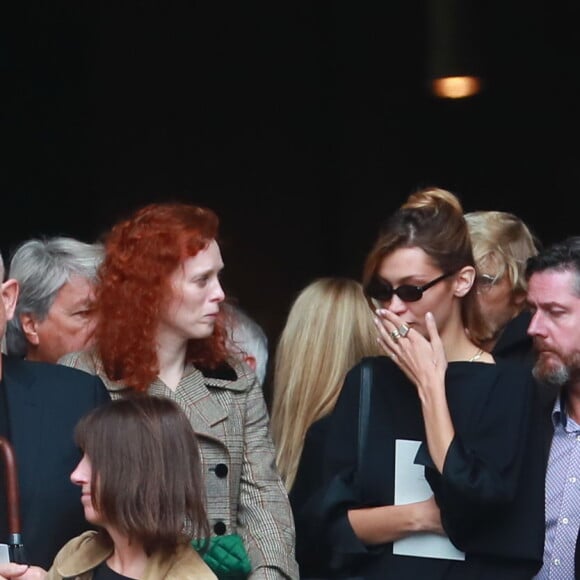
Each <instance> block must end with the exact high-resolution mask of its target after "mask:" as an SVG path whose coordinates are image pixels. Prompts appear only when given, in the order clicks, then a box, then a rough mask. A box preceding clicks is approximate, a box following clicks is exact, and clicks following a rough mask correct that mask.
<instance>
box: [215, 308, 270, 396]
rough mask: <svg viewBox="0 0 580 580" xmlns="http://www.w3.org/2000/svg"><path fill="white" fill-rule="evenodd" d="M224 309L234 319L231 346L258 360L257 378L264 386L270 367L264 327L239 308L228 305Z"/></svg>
mask: <svg viewBox="0 0 580 580" xmlns="http://www.w3.org/2000/svg"><path fill="white" fill-rule="evenodd" d="M224 307H225V308H226V310H228V311H229V312H230V314H231V318H232V327H231V329H230V330H229V332H228V335H229V336H228V339H229V341H230V346H233V348H234V350H237V351H240V352H241V353H242V354H246V355H250V356H253V357H254V358H255V359H256V376H257V377H258V381H259V382H260V384H261V385H263V384H264V381H265V380H266V368H267V366H268V337H267V336H266V333H265V332H264V330H263V329H262V327H261V326H260V325H259V324H258V323H257V322H256V321H255V320H254V319H253V318H251V317H250V316H249V315H248V314H247V313H246V312H244V311H243V310H242V309H241V308H240V307H239V306H237V305H236V306H234V305H233V304H231V303H226V304H224ZM232 343H233V344H232Z"/></svg>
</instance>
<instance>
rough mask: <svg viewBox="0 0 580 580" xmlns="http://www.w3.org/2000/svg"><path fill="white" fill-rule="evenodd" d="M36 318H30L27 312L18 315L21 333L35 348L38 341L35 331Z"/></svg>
mask: <svg viewBox="0 0 580 580" xmlns="http://www.w3.org/2000/svg"><path fill="white" fill-rule="evenodd" d="M36 324H37V321H36V318H34V316H32V314H30V313H29V312H26V313H25V314H21V315H20V325H21V326H22V332H24V336H25V337H26V340H27V341H28V342H29V343H30V344H33V345H35V346H37V345H38V343H39V342H40V339H39V338H38V331H37V330H36Z"/></svg>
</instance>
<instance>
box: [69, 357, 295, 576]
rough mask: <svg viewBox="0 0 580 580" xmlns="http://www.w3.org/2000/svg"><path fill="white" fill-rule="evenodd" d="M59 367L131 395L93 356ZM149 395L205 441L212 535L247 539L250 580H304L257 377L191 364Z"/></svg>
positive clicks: (237, 369)
mask: <svg viewBox="0 0 580 580" xmlns="http://www.w3.org/2000/svg"><path fill="white" fill-rule="evenodd" d="M59 363H61V364H64V365H67V366H71V367H75V368H78V369H82V370H84V371H86V372H89V373H92V374H96V375H98V376H99V377H100V378H101V379H102V381H103V382H104V383H105V386H106V387H107V389H108V390H109V392H110V394H111V397H112V398H113V399H115V398H119V397H122V396H123V392H127V391H128V389H127V388H126V387H125V386H124V385H123V384H122V383H120V382H115V381H111V380H110V379H109V378H108V377H107V375H106V374H105V371H104V369H103V365H102V363H101V361H100V359H99V357H98V355H97V354H96V353H95V352H94V351H88V352H82V353H80V352H77V353H72V354H69V355H66V356H64V357H63V358H62V359H61V360H60V361H59ZM148 392H149V393H150V394H152V395H161V396H165V397H168V398H170V399H173V400H174V401H176V402H177V403H178V404H179V405H180V406H181V408H182V409H184V411H185V412H186V413H187V416H188V417H189V420H190V421H191V424H192V425H193V428H194V430H195V432H196V433H197V435H198V437H199V440H200V446H201V452H202V456H203V468H204V472H205V480H206V494H207V509H208V515H209V520H210V525H211V527H212V530H213V533H214V534H216V535H223V534H233V533H238V534H240V535H241V536H242V538H243V539H244V544H245V546H246V550H247V552H248V556H249V558H250V561H251V562H252V573H251V575H250V578H251V580H258V579H260V580H261V579H264V580H266V579H275V578H276V579H280V578H291V579H297V578H299V574H298V564H297V563H296V560H295V556H294V541H295V532H294V521H293V517H292V512H291V509H290V504H289V501H288V495H287V493H286V490H285V488H284V485H283V483H282V481H281V479H280V476H279V473H278V471H277V469H276V467H275V459H274V457H275V455H274V445H273V443H272V439H271V437H270V433H269V416H268V411H267V408H266V404H265V401H264V396H263V392H262V389H261V387H260V385H259V383H258V381H257V380H256V378H255V375H254V374H253V373H252V372H251V371H249V370H246V368H245V367H243V366H241V365H240V364H238V363H236V362H232V366H231V367H230V366H229V365H223V366H222V367H220V368H219V369H217V370H214V371H205V370H204V371H203V372H202V371H201V370H199V369H197V368H196V367H194V366H192V365H191V366H189V367H187V368H186V370H185V373H184V376H183V378H182V379H181V382H180V383H179V385H178V386H177V388H176V389H175V391H172V390H171V389H169V388H168V387H167V386H166V385H165V384H164V383H163V382H162V381H161V380H160V379H159V378H157V379H156V380H155V381H154V382H153V383H151V385H150V387H149V391H148Z"/></svg>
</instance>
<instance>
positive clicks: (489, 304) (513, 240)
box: [465, 211, 541, 366]
mask: <svg viewBox="0 0 580 580" xmlns="http://www.w3.org/2000/svg"><path fill="white" fill-rule="evenodd" d="M465 221H466V222H467V227H468V228H469V235H470V237H471V245H472V247H473V257H474V258H475V265H476V268H477V276H476V278H475V287H476V289H477V301H478V302H479V307H480V309H481V312H482V314H483V316H484V317H485V319H486V321H487V323H488V325H489V332H488V333H487V336H485V337H483V340H482V341H480V343H481V346H483V347H484V348H485V350H487V351H489V352H491V353H492V354H493V355H494V356H495V357H500V358H514V359H517V360H521V361H522V362H527V363H528V364H529V365H530V366H531V365H532V364H533V361H534V353H533V347H532V339H531V338H530V336H528V334H527V328H528V325H529V323H530V319H531V315H530V312H529V310H528V309H527V308H526V294H527V283H526V280H525V276H524V269H525V267H526V261H527V259H528V258H530V257H531V256H535V255H536V254H537V253H538V248H539V247H540V246H541V244H540V242H539V240H538V239H537V238H536V237H535V235H534V234H533V233H532V232H531V230H530V228H529V227H528V226H527V225H526V224H525V223H524V222H523V221H522V220H521V219H520V218H519V217H517V216H516V215H514V214H512V213H509V212H505V211H474V212H470V213H466V214H465Z"/></svg>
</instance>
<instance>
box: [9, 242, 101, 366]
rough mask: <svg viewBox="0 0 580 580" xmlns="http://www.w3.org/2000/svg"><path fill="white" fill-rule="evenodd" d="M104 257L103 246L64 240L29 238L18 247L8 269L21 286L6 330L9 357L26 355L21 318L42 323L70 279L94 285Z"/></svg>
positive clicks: (25, 342) (25, 341)
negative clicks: (26, 317)
mask: <svg viewBox="0 0 580 580" xmlns="http://www.w3.org/2000/svg"><path fill="white" fill-rule="evenodd" d="M103 257H104V249H103V246H102V244H100V243H95V244H87V243H85V242H81V241H79V240H75V239H74V238H67V237H53V238H45V239H31V240H27V241H25V242H23V243H22V244H20V246H18V248H17V249H16V251H15V252H14V254H13V255H12V259H11V260H10V266H9V270H8V271H9V276H10V278H14V279H15V280H17V281H18V284H19V286H20V294H19V297H18V302H17V303H16V310H15V312H14V317H13V318H12V320H10V321H8V325H7V329H6V346H7V350H8V354H11V355H15V356H25V355H26V351H27V348H28V343H27V340H26V336H25V335H24V331H23V329H22V324H21V322H20V315H21V314H32V315H34V317H35V318H36V319H37V320H39V321H42V320H44V319H45V318H46V316H47V315H48V311H49V310H50V307H51V306H52V304H53V302H54V300H55V298H56V295H57V293H58V291H59V290H60V289H61V288H62V287H63V286H64V285H65V284H66V283H67V282H68V281H69V280H70V279H71V278H72V276H75V275H77V276H81V277H82V278H86V279H88V280H90V281H91V282H93V283H94V282H96V280H97V271H98V268H99V266H100V265H101V262H102V260H103Z"/></svg>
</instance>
